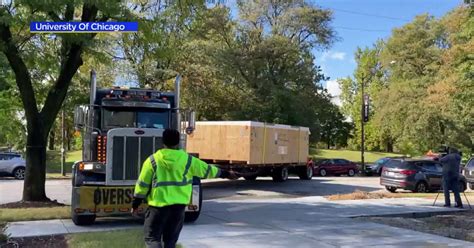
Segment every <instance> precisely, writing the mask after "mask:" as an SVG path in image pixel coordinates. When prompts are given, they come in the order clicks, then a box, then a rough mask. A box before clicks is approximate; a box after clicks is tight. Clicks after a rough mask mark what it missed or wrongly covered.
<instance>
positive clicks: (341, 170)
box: [314, 158, 359, 177]
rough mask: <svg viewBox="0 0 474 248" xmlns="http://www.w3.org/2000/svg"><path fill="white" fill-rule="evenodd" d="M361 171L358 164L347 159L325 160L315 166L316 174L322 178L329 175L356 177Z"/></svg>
mask: <svg viewBox="0 0 474 248" xmlns="http://www.w3.org/2000/svg"><path fill="white" fill-rule="evenodd" d="M358 171H359V169H358V167H357V164H356V163H354V162H351V161H349V160H346V159H339V158H335V159H324V160H321V161H320V162H319V163H316V165H315V166H314V174H315V175H320V176H323V177H325V176H327V175H336V176H337V175H343V174H344V175H348V176H350V177H352V176H354V175H355V174H356V173H357V172H358Z"/></svg>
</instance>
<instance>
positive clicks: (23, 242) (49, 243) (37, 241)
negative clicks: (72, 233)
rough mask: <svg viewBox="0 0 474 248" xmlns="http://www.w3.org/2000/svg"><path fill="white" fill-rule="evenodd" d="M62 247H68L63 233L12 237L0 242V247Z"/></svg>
mask: <svg viewBox="0 0 474 248" xmlns="http://www.w3.org/2000/svg"><path fill="white" fill-rule="evenodd" d="M40 247H48V248H63V247H68V245H67V239H66V238H65V237H64V235H54V236H39V237H28V238H12V239H9V240H8V242H7V243H0V248H40Z"/></svg>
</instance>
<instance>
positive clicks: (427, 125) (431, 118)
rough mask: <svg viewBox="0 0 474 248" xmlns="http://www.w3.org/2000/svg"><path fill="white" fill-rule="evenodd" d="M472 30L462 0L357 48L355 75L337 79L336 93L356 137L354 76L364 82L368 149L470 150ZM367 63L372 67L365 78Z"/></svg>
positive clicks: (470, 13)
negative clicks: (441, 12) (443, 147)
mask: <svg viewBox="0 0 474 248" xmlns="http://www.w3.org/2000/svg"><path fill="white" fill-rule="evenodd" d="M473 30H474V17H473V10H472V9H471V8H469V7H465V6H461V7H458V8H456V9H455V10H453V11H452V12H451V13H448V14H447V15H446V16H444V17H442V18H441V19H435V18H433V17H431V16H428V15H422V16H418V17H416V18H415V19H414V20H413V21H412V22H411V23H408V24H406V25H405V26H403V27H401V28H397V29H395V30H394V31H393V33H392V35H391V36H390V37H389V38H388V39H387V40H386V41H383V42H378V43H377V44H376V45H374V47H373V48H367V49H365V50H363V51H362V52H361V50H360V49H359V50H358V51H357V53H356V57H357V58H359V60H358V61H357V62H358V68H357V69H356V72H355V73H354V77H355V79H351V78H347V79H343V80H341V81H340V82H341V85H342V97H341V98H342V100H343V103H344V106H343V110H344V113H346V114H348V115H349V116H351V117H352V119H353V120H354V122H355V124H356V135H357V136H359V135H360V134H357V133H358V132H359V130H360V106H361V105H360V104H361V102H360V100H358V99H360V97H361V96H360V82H364V81H365V82H367V85H366V86H367V89H368V92H369V94H370V95H371V98H372V100H373V101H372V109H373V111H372V112H373V113H372V118H371V121H370V122H369V123H368V124H367V129H366V130H367V131H366V133H367V142H368V148H369V149H371V150H380V149H383V150H390V149H389V148H390V147H391V146H394V148H395V149H396V150H398V151H401V152H403V153H408V154H421V153H425V152H426V151H428V150H429V149H435V148H436V147H438V146H439V145H441V144H448V145H452V146H455V147H458V148H461V149H463V150H464V151H465V152H467V153H472V152H473V151H474V145H473V142H474V126H473V123H474V100H473V99H474V88H473V87H474V84H473V83H472V82H474V76H473V73H472V72H473V71H474V65H473V61H474V60H473V58H472V54H474V45H473V44H474V43H473V38H472V37H473V32H474V31H473ZM359 55H361V56H359ZM365 58H368V59H365ZM369 68H375V70H372V71H371V72H372V74H371V75H372V76H371V77H369V78H367V77H366V75H368V74H367V72H369V71H370V70H369ZM351 143H352V144H354V145H357V144H358V140H357V139H355V140H352V141H351ZM384 144H386V145H385V146H384Z"/></svg>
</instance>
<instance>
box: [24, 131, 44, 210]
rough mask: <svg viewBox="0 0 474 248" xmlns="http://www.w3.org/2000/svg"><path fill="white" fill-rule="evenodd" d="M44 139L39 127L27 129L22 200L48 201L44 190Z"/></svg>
mask: <svg viewBox="0 0 474 248" xmlns="http://www.w3.org/2000/svg"><path fill="white" fill-rule="evenodd" d="M46 140H47V139H45V138H44V134H43V131H42V129H41V128H40V127H38V128H34V129H33V130H29V131H28V135H27V146H26V173H25V181H24V186H23V187H24V188H23V201H48V200H49V199H48V198H47V197H46V191H45V177H46Z"/></svg>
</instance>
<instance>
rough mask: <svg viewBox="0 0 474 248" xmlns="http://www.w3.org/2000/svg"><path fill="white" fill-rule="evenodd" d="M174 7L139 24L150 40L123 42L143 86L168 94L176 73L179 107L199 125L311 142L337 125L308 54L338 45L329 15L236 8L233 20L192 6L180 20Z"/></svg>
mask: <svg viewBox="0 0 474 248" xmlns="http://www.w3.org/2000/svg"><path fill="white" fill-rule="evenodd" d="M176 4H179V3H176ZM177 6H178V5H175V4H171V5H169V6H166V7H164V8H162V9H161V11H160V12H157V13H154V14H153V15H150V16H147V18H146V19H145V20H143V21H144V22H145V23H146V27H145V28H146V29H153V30H155V29H156V32H154V33H153V34H149V35H148V36H147V35H144V34H140V33H138V34H136V35H135V34H134V35H129V36H124V37H123V39H122V40H123V42H122V43H121V46H122V48H123V50H124V51H125V55H126V61H124V63H125V64H128V65H129V67H132V68H133V70H132V71H133V75H135V77H136V78H137V79H138V81H139V84H140V85H142V86H143V85H150V86H152V87H155V88H161V89H169V88H171V85H170V79H172V77H174V76H175V75H176V73H178V72H179V73H180V74H181V75H182V76H183V89H182V99H183V106H184V107H190V108H193V109H195V110H196V111H197V112H198V114H199V119H201V120H256V121H262V122H272V123H281V124H290V125H300V126H308V127H310V128H311V131H312V133H313V135H312V138H313V139H317V138H319V137H320V135H321V131H322V122H323V118H332V120H334V121H336V119H338V118H339V119H340V120H341V119H342V116H341V115H337V114H338V113H339V111H338V110H337V108H334V106H333V105H332V104H331V102H330V101H329V95H328V94H327V93H326V92H324V91H323V90H322V89H321V87H320V86H319V82H320V81H321V80H323V79H326V78H325V77H324V75H322V74H321V70H320V68H319V67H318V66H316V65H315V64H314V63H313V60H314V57H313V55H312V53H311V49H313V48H315V49H321V48H326V47H328V46H330V45H331V44H332V42H334V41H335V40H336V38H335V36H334V32H333V30H332V29H331V28H330V27H329V23H330V22H331V18H332V17H331V13H330V12H329V11H327V10H323V9H320V8H318V7H315V6H313V5H310V4H308V3H305V2H294V1H281V2H268V1H251V2H250V1H239V2H238V16H237V17H236V18H232V16H231V14H230V9H229V8H227V7H225V6H222V5H219V6H217V7H215V8H211V9H206V8H204V7H203V5H202V3H200V2H192V6H193V9H194V10H193V11H187V10H184V12H183V13H182V12H181V11H182V10H181V9H180V8H177ZM176 16H180V18H175V17H176ZM172 17H173V18H172ZM143 32H145V33H149V32H147V31H143ZM132 48H133V49H132ZM329 108H331V109H332V110H333V111H324V110H325V109H329ZM341 123H342V122H341V121H339V122H338V124H341ZM341 128H342V127H341ZM342 133H344V132H342ZM344 136H345V135H340V137H339V138H338V140H340V142H339V141H338V142H339V143H344V142H345V141H344V140H341V139H344V138H341V137H344Z"/></svg>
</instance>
